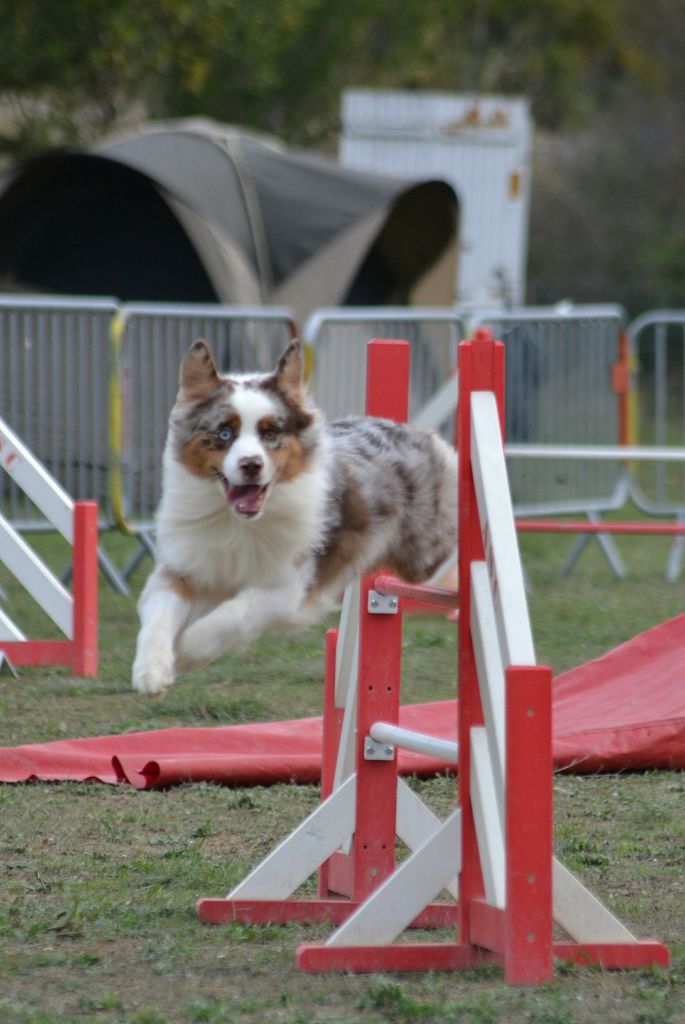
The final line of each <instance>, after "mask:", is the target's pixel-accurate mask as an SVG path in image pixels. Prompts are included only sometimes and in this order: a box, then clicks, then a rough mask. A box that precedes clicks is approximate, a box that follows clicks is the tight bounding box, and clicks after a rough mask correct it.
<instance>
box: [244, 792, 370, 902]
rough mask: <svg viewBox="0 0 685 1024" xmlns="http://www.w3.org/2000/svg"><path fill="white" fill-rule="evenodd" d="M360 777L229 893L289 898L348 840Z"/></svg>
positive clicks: (321, 804)
mask: <svg viewBox="0 0 685 1024" xmlns="http://www.w3.org/2000/svg"><path fill="white" fill-rule="evenodd" d="M356 788H357V778H356V776H355V775H353V776H351V777H350V778H349V779H348V780H347V781H346V782H345V784H344V785H343V786H341V787H340V789H338V790H336V792H335V793H333V794H332V795H331V796H329V797H328V799H327V800H324V801H323V802H322V803H320V804H319V806H318V807H317V808H316V810H315V811H313V812H312V814H310V815H309V817H307V818H305V820H304V821H303V822H302V823H301V825H299V826H298V828H296V829H295V831H294V832H291V833H290V835H289V836H288V837H287V838H286V839H284V840H283V842H282V843H280V844H279V845H278V846H277V847H276V849H275V850H273V851H272V853H270V854H269V856H268V857H266V858H265V859H264V860H263V861H262V862H261V864H258V865H257V867H256V868H255V869H254V870H253V871H251V872H250V874H249V875H248V876H247V878H245V879H244V880H243V881H242V882H241V883H240V884H239V885H237V886H236V887H235V889H233V891H232V892H230V893H229V894H228V899H272V900H280V899H286V898H287V897H288V896H290V895H291V894H292V893H294V892H295V890H296V889H297V888H298V886H300V885H302V883H303V882H304V881H306V880H307V878H309V876H310V875H311V874H313V872H314V871H316V869H317V868H318V867H319V866H320V865H321V864H323V862H324V861H325V860H327V859H328V858H329V857H330V856H331V854H332V853H334V852H335V851H336V850H338V849H339V848H340V847H341V846H342V845H343V843H345V842H346V841H347V840H348V839H349V838H350V836H351V835H352V831H353V829H354V813H355V804H356Z"/></svg>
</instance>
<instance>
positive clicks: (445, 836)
mask: <svg viewBox="0 0 685 1024" xmlns="http://www.w3.org/2000/svg"><path fill="white" fill-rule="evenodd" d="M460 868H461V811H460V810H459V808H457V809H456V810H455V811H453V812H452V814H451V815H450V816H449V818H447V819H446V820H445V821H444V822H443V824H442V825H440V827H439V828H438V829H437V831H436V832H435V833H434V834H433V835H431V836H430V837H429V838H428V839H427V840H426V842H425V843H424V844H423V846H420V847H419V849H418V850H416V851H415V852H414V853H412V854H411V855H410V856H409V857H408V858H407V859H406V860H405V861H403V862H402V863H401V864H400V865H399V866H398V867H397V868H396V869H395V871H394V872H393V873H392V875H390V877H389V878H387V879H386V880H385V882H383V883H382V885H380V886H379V887H378V888H377V889H376V890H375V891H374V892H373V893H372V894H371V896H369V898H368V899H367V900H366V901H365V902H364V903H362V905H361V906H360V907H359V909H358V910H356V911H355V913H354V914H352V915H351V916H350V917H349V918H348V919H347V921H345V923H344V924H343V925H341V926H340V928H338V929H337V931H335V932H333V934H332V935H331V937H330V939H329V940H328V942H327V943H326V945H327V946H382V945H388V944H389V943H391V942H392V941H393V940H394V939H396V938H397V937H398V936H399V935H401V933H402V932H403V931H404V930H405V928H407V927H408V926H409V925H410V924H411V922H412V921H413V920H414V918H415V917H416V916H417V915H418V914H419V913H420V912H421V911H422V910H423V909H424V908H425V907H427V906H428V904H429V903H431V902H432V901H433V900H434V899H435V898H436V896H438V895H439V893H441V892H442V890H443V889H444V888H445V887H446V885H447V884H448V882H450V881H451V880H452V878H453V877H454V875H455V872H456V873H458V872H459V870H460Z"/></svg>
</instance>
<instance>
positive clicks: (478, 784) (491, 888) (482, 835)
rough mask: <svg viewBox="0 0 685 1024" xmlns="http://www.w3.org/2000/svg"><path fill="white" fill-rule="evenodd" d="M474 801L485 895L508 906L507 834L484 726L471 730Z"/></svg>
mask: <svg viewBox="0 0 685 1024" xmlns="http://www.w3.org/2000/svg"><path fill="white" fill-rule="evenodd" d="M471 803H472V806H473V817H474V821H475V824H476V838H477V840H478V852H479V854H480V865H481V870H482V872H483V884H484V886H485V897H486V899H487V901H488V903H490V904H491V905H492V906H494V907H501V908H504V906H505V905H506V903H505V901H506V872H505V857H504V833H503V830H502V825H501V822H500V817H499V814H498V811H497V798H496V795H495V780H494V777H493V774H492V763H491V761H490V752H489V750H488V740H487V736H486V735H485V729H484V728H483V727H482V726H474V727H473V728H472V729H471Z"/></svg>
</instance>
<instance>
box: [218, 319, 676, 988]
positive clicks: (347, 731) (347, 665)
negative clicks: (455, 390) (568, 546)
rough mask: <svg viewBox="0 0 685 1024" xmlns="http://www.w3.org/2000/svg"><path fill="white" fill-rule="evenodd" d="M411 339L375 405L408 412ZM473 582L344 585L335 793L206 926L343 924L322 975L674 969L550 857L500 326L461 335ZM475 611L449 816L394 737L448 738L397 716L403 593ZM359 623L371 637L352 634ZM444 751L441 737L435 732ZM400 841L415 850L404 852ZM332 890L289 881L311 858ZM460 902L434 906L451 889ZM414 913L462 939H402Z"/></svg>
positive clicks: (309, 954)
mask: <svg viewBox="0 0 685 1024" xmlns="http://www.w3.org/2000/svg"><path fill="white" fill-rule="evenodd" d="M408 373H409V350H408V346H407V344H406V343H404V342H378V341H376V342H371V343H370V346H369V357H368V387H367V396H368V398H367V412H368V413H369V414H370V415H374V416H388V417H391V418H394V419H398V420H401V419H405V418H406V412H407V408H406V405H407V394H408ZM459 386H460V398H459V458H460V461H459V478H460V479H459V484H460V498H459V594H458V595H457V592H450V591H446V590H444V589H438V588H433V587H429V586H409V585H407V584H404V583H402V582H401V581H398V580H394V579H392V578H389V577H388V576H387V575H376V576H370V577H366V578H365V579H363V580H362V581H361V582H360V583H359V584H358V585H356V586H355V587H351V588H348V592H347V593H346V596H345V601H344V604H343V614H342V617H341V625H340V631H339V633H338V631H331V633H330V634H329V636H328V638H327V651H326V679H327V686H326V697H325V709H324V736H323V751H324V754H323V762H322V802H321V804H320V805H319V807H318V808H317V809H316V810H315V811H314V812H313V813H312V814H311V815H310V816H309V817H308V818H307V819H306V820H305V821H304V822H303V823H302V824H301V825H300V826H299V827H298V828H297V829H295V831H294V832H293V833H291V835H290V836H288V837H287V838H286V839H285V840H284V841H283V842H282V843H281V844H280V845H279V846H278V847H277V848H276V849H275V850H274V851H273V852H272V853H271V854H270V855H269V856H268V857H267V858H266V859H265V860H264V861H263V862H262V863H261V864H260V865H258V866H257V867H256V868H255V869H254V870H253V871H252V872H251V874H249V875H248V876H247V878H246V879H244V881H243V882H241V883H240V884H239V885H238V886H236V888H235V889H234V890H233V891H232V892H231V893H230V894H229V895H228V897H226V898H225V899H202V900H200V901H199V904H198V913H199V916H200V918H201V919H202V920H204V921H208V922H214V923H217V922H221V921H230V920H239V921H243V922H251V923H267V922H285V921H291V920H297V921H307V920H318V921H321V920H329V921H330V922H331V923H332V924H333V925H335V926H337V927H336V930H335V931H334V932H333V933H332V935H331V936H330V938H329V939H328V941H327V942H325V943H316V944H305V945H302V946H300V947H299V949H298V951H297V964H298V966H299V967H300V968H301V969H303V970H307V971H326V970H344V971H377V970H382V971H398V970H438V969H460V968H469V967H474V966H477V965H479V964H483V963H491V962H495V963H500V964H502V966H503V968H504V976H505V979H506V980H507V981H508V982H511V983H514V984H525V983H528V984H537V983H541V982H543V981H545V980H548V979H549V978H550V977H551V976H552V973H553V960H554V958H555V957H556V958H560V959H563V960H567V961H568V960H570V961H575V962H577V963H583V964H584V963H597V964H601V965H602V966H603V967H605V968H612V967H613V968H628V967H638V966H643V965H647V964H661V965H666V964H668V961H669V954H668V950H667V949H666V947H665V946H663V945H662V944H660V943H658V942H655V941H638V940H637V939H636V938H635V937H634V936H633V935H631V933H630V932H629V931H628V929H627V928H625V926H624V925H623V924H621V922H620V921H618V920H617V919H616V918H615V917H614V916H613V914H611V913H610V911H609V910H607V908H606V907H604V906H603V905H602V904H601V903H600V901H599V900H597V899H596V898H595V897H594V896H593V895H592V894H591V893H590V892H589V891H588V890H587V889H585V887H584V886H583V885H582V884H581V883H580V881H578V879H577V878H575V876H574V875H573V874H572V873H571V872H570V871H568V870H567V869H566V868H565V867H564V866H563V865H562V864H561V863H560V862H558V861H557V860H556V859H555V858H554V857H553V854H552V834H553V811H552V750H551V671H550V669H549V668H548V667H546V666H540V665H536V663H535V654H534V647H533V640H532V635H531V629H530V622H529V617H528V610H527V604H526V598H525V590H524V584H523V573H522V569H521V563H520V558H519V553H518V546H517V541H516V527H515V524H514V517H513V511H512V507H511V498H510V495H509V488H508V482H507V475H506V466H505V460H504V450H503V444H502V434H501V430H502V426H501V425H502V423H503V421H504V417H503V404H504V349H503V346H502V345H501V343H499V342H493V341H492V339H491V338H490V336H489V335H488V334H487V332H478V334H477V336H476V338H475V339H474V340H472V341H468V342H463V343H462V344H461V345H460V348H459ZM411 596H415V597H418V598H420V599H421V600H422V601H430V600H432V599H434V600H435V601H436V603H438V604H440V605H441V606H443V607H444V606H450V607H456V605H457V603H458V604H459V607H460V615H459V701H458V728H457V735H458V747H457V744H447V745H446V748H445V747H444V746H443V747H442V753H441V755H440V756H445V755H447V756H446V757H445V759H446V760H449V761H453V762H457V761H458V764H459V783H458V801H457V805H456V807H455V809H454V811H453V812H452V813H451V814H450V815H449V816H448V818H447V819H446V820H445V821H443V822H441V821H439V820H438V819H437V817H436V816H435V815H434V814H433V812H432V811H431V810H430V809H429V808H428V807H427V806H426V805H425V804H424V803H423V801H422V800H421V799H420V797H418V796H417V794H416V793H414V792H413V790H411V789H410V787H408V786H407V785H406V783H404V782H403V781H402V780H401V779H400V778H398V776H397V770H396V762H397V753H396V752H397V747H398V746H408V747H409V748H410V749H422V750H425V751H427V750H430V752H434V751H435V749H436V748H435V747H434V746H433V744H435V742H436V741H435V739H434V738H432V737H425V736H423V735H421V734H412V735H409V736H407V735H406V731H403V730H399V729H398V727H397V722H398V714H399V703H400V701H399V697H400V695H399V680H400V659H401V636H402V619H401V608H400V604H401V601H402V599H403V598H406V597H411ZM357 621H358V624H359V627H358V630H355V629H353V628H350V624H351V623H355V622H357ZM438 742H440V743H442V744H444V741H438ZM396 837H399V838H400V839H401V840H402V841H403V842H404V843H405V844H406V846H407V847H408V848H409V850H410V855H409V856H408V857H407V859H406V860H403V861H402V862H401V863H400V864H399V865H396V863H395V841H396ZM317 869H318V872H319V888H318V898H316V899H308V900H306V899H298V898H295V897H293V893H295V891H296V890H297V889H298V888H299V886H300V885H301V884H302V883H303V882H304V881H306V879H307V878H308V877H309V876H310V875H311V874H313V873H314V872H315V871H317ZM445 890H446V891H447V892H448V893H450V894H451V895H452V896H453V897H454V898H455V899H456V902H446V901H444V902H443V901H440V902H435V901H436V900H438V898H439V897H440V896H441V894H442V893H443V892H444V891H445ZM555 922H556V924H557V925H558V926H559V927H560V929H561V930H562V931H563V932H564V934H565V936H566V938H564V939H563V940H560V941H559V940H557V939H555V937H554V934H553V932H554V925H555ZM411 926H417V927H422V928H428V927H446V926H448V927H454V928H455V930H456V937H455V941H447V942H445V941H443V942H420V943H410V942H401V943H397V942H395V940H396V939H397V938H398V937H399V936H400V935H401V934H402V932H403V931H404V930H405V929H406V928H407V927H411Z"/></svg>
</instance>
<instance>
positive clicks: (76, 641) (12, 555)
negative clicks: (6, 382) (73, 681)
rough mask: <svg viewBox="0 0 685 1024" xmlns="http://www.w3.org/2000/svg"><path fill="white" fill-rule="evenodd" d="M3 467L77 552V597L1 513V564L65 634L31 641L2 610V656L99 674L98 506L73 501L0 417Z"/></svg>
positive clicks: (11, 660) (74, 586) (13, 662)
mask: <svg viewBox="0 0 685 1024" xmlns="http://www.w3.org/2000/svg"><path fill="white" fill-rule="evenodd" d="M0 468H1V469H2V470H4V471H5V472H6V473H7V474H8V475H9V476H10V477H12V479H13V480H14V482H15V483H16V484H17V485H18V486H19V487H20V488H21V490H23V491H24V493H25V494H26V495H28V497H29V498H30V499H31V501H32V502H33V503H34V504H35V505H36V506H37V508H39V509H40V511H41V512H42V513H43V515H44V516H45V517H46V519H47V520H48V521H49V522H50V523H51V524H52V525H53V526H54V527H55V529H56V530H57V531H58V532H59V533H61V535H62V536H63V537H64V538H65V539H66V540H67V541H68V542H69V544H71V546H72V549H73V573H72V593H69V591H68V590H67V589H66V588H65V587H64V586H63V585H62V583H61V582H60V581H59V580H58V579H57V578H56V576H55V575H54V574H53V573H52V572H51V571H50V570H49V569H48V568H47V566H46V565H45V564H44V563H43V562H42V561H41V559H40V558H39V557H38V556H37V555H36V553H35V551H34V550H33V548H32V547H31V546H30V545H29V544H27V543H26V541H25V540H24V538H23V537H22V536H21V535H20V534H19V533H18V532H17V530H15V529H14V527H13V526H12V525H11V524H10V522H9V521H8V520H7V518H6V517H5V516H4V515H2V513H1V512H0V560H2V562H3V563H4V564H5V565H6V567H7V568H8V569H9V571H10V572H11V573H12V575H13V576H15V578H16V579H17V580H18V581H19V582H20V583H21V584H22V586H23V587H24V588H25V589H26V590H27V591H28V592H29V593H30V594H31V596H32V597H33V598H34V599H35V600H36V602H37V603H38V604H39V605H40V607H41V608H42V609H43V611H45V612H46V614H47V615H48V616H49V617H50V618H51V619H52V621H53V622H54V623H55V624H56V625H57V627H58V628H59V630H60V631H61V632H62V633H63V634H64V636H65V639H64V640H59V639H57V640H30V639H27V637H26V636H25V635H24V633H23V632H22V630H21V629H20V628H19V626H17V624H16V623H15V622H14V621H13V620H12V619H11V618H10V616H9V614H8V612H7V611H6V610H5V609H3V608H0V653H1V654H4V656H5V658H6V659H7V661H8V662H9V663H10V664H11V665H17V666H18V665H69V666H71V670H72V672H73V674H74V675H79V676H95V675H97V661H98V611H97V582H98V581H97V572H98V562H97V558H98V554H97V544H98V508H97V504H96V503H95V502H90V501H80V502H74V501H72V499H71V498H70V497H69V495H68V494H67V493H66V492H65V491H64V490H63V489H62V487H60V485H59V484H58V483H57V481H56V480H55V479H54V477H52V476H51V475H50V474H49V473H48V471H47V470H46V469H45V467H44V466H43V465H42V463H41V462H39V461H38V459H36V458H35V456H34V455H33V454H32V452H30V451H29V449H28V448H27V447H26V445H25V444H24V443H23V442H22V441H21V440H20V438H19V437H18V436H17V435H16V434H15V433H14V431H13V430H11V428H10V427H9V426H8V424H7V423H6V422H5V421H4V420H3V419H2V418H0Z"/></svg>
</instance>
